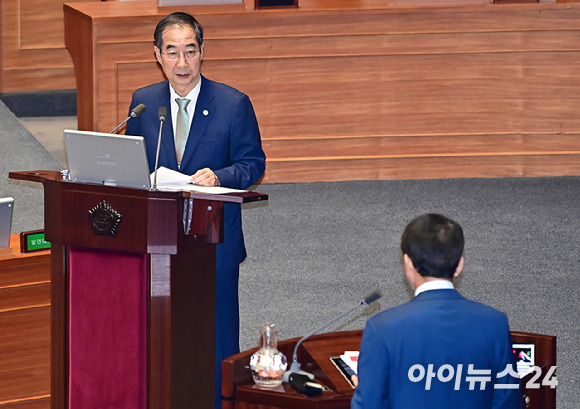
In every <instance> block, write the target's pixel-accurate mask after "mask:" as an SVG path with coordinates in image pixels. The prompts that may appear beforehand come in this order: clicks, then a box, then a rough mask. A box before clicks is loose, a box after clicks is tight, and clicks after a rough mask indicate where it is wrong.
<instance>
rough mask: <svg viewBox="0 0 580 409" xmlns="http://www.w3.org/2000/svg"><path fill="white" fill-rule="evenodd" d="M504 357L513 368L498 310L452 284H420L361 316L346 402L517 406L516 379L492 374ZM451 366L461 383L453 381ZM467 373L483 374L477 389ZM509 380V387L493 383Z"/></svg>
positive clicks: (370, 408) (438, 407)
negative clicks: (354, 381) (355, 382)
mask: <svg viewBox="0 0 580 409" xmlns="http://www.w3.org/2000/svg"><path fill="white" fill-rule="evenodd" d="M470 364H472V365H473V367H472V369H471V371H470V369H469V365H470ZM508 364H513V370H514V372H515V371H516V366H515V357H514V354H513V352H512V344H511V337H510V333H509V325H508V319H507V317H506V315H505V314H504V313H502V312H500V311H497V310H495V309H493V308H492V307H489V306H487V305H484V304H481V303H478V302H474V301H470V300H468V299H466V298H464V297H463V296H461V294H459V293H458V292H457V291H456V290H452V289H442V290H431V291H425V292H423V293H421V294H419V295H418V296H417V297H415V298H414V299H413V300H412V301H410V302H408V303H406V304H403V305H400V306H398V307H395V308H391V309H388V310H386V311H383V312H381V313H379V314H377V315H375V316H374V317H372V318H371V319H369V320H368V322H367V324H366V327H365V330H364V333H363V340H362V343H361V348H360V357H359V362H358V375H359V386H358V387H357V389H356V391H355V394H354V396H353V399H352V403H351V408H352V409H363V408H364V409H379V408H381V409H387V408H390V409H425V408H429V409H456V408H469V409H491V408H494V409H495V408H497V409H500V408H501V409H519V408H521V407H522V398H521V390H520V382H519V379H517V378H516V377H512V376H509V375H506V376H500V377H498V374H499V373H501V372H502V371H504V370H505V369H506V366H507V365H508ZM414 365H417V366H414ZM419 365H420V366H421V367H423V369H424V372H423V376H421V370H420V368H419ZM429 365H432V367H431V371H430V370H429ZM445 365H447V366H445ZM460 365H461V366H460ZM442 367H443V369H441V368H442ZM412 368H414V369H412ZM451 368H452V369H453V376H452V377H451V378H450V375H452V372H451ZM459 368H461V375H460V377H459V379H460V380H461V382H460V383H458V384H456V380H457V375H458V372H459ZM410 370H411V376H409V371H410ZM439 371H441V372H439ZM475 371H486V372H489V374H478V373H476V372H475ZM429 373H432V374H434V375H431V376H429ZM470 373H471V375H470ZM470 376H475V377H478V379H481V376H485V377H488V378H489V381H488V382H485V383H484V390H480V386H481V383H480V382H478V381H474V382H472V385H473V390H470V383H469V381H468V378H469V377H470ZM410 378H412V380H414V381H415V382H413V381H412V380H411V379H410ZM428 383H430V384H429V386H428ZM510 384H511V385H515V386H516V389H499V388H497V385H510ZM494 385H496V388H494ZM426 389H428V390H426ZM456 389H457V390H456Z"/></svg>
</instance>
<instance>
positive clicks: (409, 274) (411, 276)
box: [403, 254, 419, 291]
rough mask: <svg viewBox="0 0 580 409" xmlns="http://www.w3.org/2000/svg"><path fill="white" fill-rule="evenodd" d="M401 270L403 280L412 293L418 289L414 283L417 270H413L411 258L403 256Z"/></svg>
mask: <svg viewBox="0 0 580 409" xmlns="http://www.w3.org/2000/svg"><path fill="white" fill-rule="evenodd" d="M403 268H404V270H405V278H406V279H407V283H409V286H410V287H411V289H412V290H413V291H415V289H416V288H417V287H418V285H417V283H416V279H417V275H419V273H417V270H415V266H414V265H413V261H411V257H409V256H408V255H406V254H403Z"/></svg>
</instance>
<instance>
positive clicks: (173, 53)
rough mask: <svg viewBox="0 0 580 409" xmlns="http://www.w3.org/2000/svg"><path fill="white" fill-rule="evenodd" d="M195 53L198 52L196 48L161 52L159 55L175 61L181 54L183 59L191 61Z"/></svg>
mask: <svg viewBox="0 0 580 409" xmlns="http://www.w3.org/2000/svg"><path fill="white" fill-rule="evenodd" d="M197 53H199V50H198V49H197V48H188V49H187V50H185V51H183V52H182V51H175V50H170V51H167V52H163V51H161V54H164V55H166V56H167V58H169V59H170V60H177V59H179V56H180V55H181V54H183V56H184V57H185V59H186V60H191V59H192V58H194V57H195V56H196V55H197Z"/></svg>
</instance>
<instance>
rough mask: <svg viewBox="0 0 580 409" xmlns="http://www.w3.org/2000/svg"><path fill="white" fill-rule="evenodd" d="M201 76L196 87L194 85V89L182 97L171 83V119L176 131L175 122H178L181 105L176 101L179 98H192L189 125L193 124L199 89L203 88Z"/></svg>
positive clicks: (189, 106) (188, 108)
mask: <svg viewBox="0 0 580 409" xmlns="http://www.w3.org/2000/svg"><path fill="white" fill-rule="evenodd" d="M201 81H202V79H201V76H200V77H199V81H198V82H197V85H196V86H195V87H193V89H192V90H191V91H189V94H187V95H186V96H185V97H180V96H179V95H177V92H175V90H174V89H173V87H172V86H171V84H169V94H170V98H171V101H170V103H171V120H172V122H173V129H174V131H175V124H176V122H177V111H179V106H178V105H177V102H176V101H175V100H176V99H177V98H187V99H189V100H191V102H190V103H189V104H188V105H187V113H188V114H189V125H190V126H191V123H192V122H193V114H194V113H195V105H196V104H197V98H198V97H199V91H200V90H201Z"/></svg>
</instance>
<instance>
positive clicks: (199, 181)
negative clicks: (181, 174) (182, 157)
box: [191, 168, 220, 187]
mask: <svg viewBox="0 0 580 409" xmlns="http://www.w3.org/2000/svg"><path fill="white" fill-rule="evenodd" d="M191 181H192V182H193V183H194V184H196V185H198V186H206V187H211V186H219V185H220V181H219V179H218V177H217V176H216V174H215V173H213V170H211V169H210V168H203V169H200V170H198V171H197V172H195V173H194V174H193V175H191Z"/></svg>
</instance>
